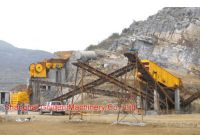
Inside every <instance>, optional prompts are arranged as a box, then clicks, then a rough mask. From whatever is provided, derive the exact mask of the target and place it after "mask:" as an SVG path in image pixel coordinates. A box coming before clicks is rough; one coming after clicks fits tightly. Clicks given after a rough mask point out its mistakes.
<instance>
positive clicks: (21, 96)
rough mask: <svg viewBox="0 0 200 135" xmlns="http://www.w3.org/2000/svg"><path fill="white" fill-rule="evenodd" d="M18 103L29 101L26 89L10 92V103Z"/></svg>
mask: <svg viewBox="0 0 200 135" xmlns="http://www.w3.org/2000/svg"><path fill="white" fill-rule="evenodd" d="M18 103H24V104H29V103H30V99H29V94H28V92H27V91H20V92H14V93H11V94H10V105H11V106H14V107H16V106H17V104H18Z"/></svg>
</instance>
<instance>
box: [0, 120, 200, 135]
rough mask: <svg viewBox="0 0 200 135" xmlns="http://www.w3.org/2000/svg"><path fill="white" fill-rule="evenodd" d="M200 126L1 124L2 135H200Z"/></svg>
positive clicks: (0, 131)
mask: <svg viewBox="0 0 200 135" xmlns="http://www.w3.org/2000/svg"><path fill="white" fill-rule="evenodd" d="M199 133H200V129H199V128H193V129H191V128H172V127H156V126H145V127H135V126H124V125H123V126H122V125H111V124H94V123H89V124H88V123H63V122H56V123H55V122H29V123H15V122H8V123H3V124H0V134H1V135H63V134H67V135H111V134H112V135H134V134H138V135H169V134H170V135H199Z"/></svg>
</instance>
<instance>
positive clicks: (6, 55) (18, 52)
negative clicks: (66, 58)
mask: <svg viewBox="0 0 200 135" xmlns="http://www.w3.org/2000/svg"><path fill="white" fill-rule="evenodd" d="M52 57H53V54H51V53H49V52H45V51H39V50H29V49H20V48H17V47H14V46H13V45H11V44H9V43H7V42H5V41H0V62H1V66H0V90H2V89H5V90H10V89H11V88H13V87H14V86H15V85H17V84H26V83H27V80H28V70H29V64H31V63H33V62H37V61H39V60H43V59H45V58H52Z"/></svg>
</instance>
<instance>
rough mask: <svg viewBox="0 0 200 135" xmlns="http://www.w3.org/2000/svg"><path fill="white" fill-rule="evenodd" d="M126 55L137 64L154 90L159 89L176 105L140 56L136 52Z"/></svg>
mask: <svg viewBox="0 0 200 135" xmlns="http://www.w3.org/2000/svg"><path fill="white" fill-rule="evenodd" d="M124 55H125V56H126V57H127V58H128V59H129V62H131V63H136V64H137V68H138V71H139V72H140V73H141V74H142V77H143V79H144V81H146V82H147V83H148V85H149V87H150V88H152V90H153V89H155V90H158V92H159V93H160V94H161V93H162V94H164V96H165V97H167V99H168V101H170V103H171V104H173V105H174V101H173V99H172V98H171V97H170V96H169V95H168V93H167V92H166V91H165V90H164V88H162V86H161V85H159V84H158V83H157V82H156V81H155V80H154V79H153V77H152V76H151V75H150V74H149V72H148V71H147V70H146V69H145V67H144V65H143V64H142V63H141V62H140V59H139V58H138V56H137V55H136V54H135V53H125V54H124Z"/></svg>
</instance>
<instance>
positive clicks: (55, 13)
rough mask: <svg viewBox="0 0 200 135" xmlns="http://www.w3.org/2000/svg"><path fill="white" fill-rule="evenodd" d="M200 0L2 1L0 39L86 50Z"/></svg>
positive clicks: (29, 46)
mask: <svg viewBox="0 0 200 135" xmlns="http://www.w3.org/2000/svg"><path fill="white" fill-rule="evenodd" d="M199 5H200V1H198V0H0V40H4V41H6V42H8V43H11V44H13V45H14V46H16V47H19V48H27V49H37V50H45V51H49V52H55V51H66V50H84V49H85V48H86V47H87V46H89V45H90V44H98V43H99V42H101V41H102V40H104V39H106V38H107V37H108V36H109V35H111V34H112V33H116V32H117V33H121V31H122V30H123V29H124V28H127V27H129V25H130V24H131V23H132V22H133V20H136V21H139V20H145V19H147V17H148V16H149V15H153V14H155V13H157V12H158V10H161V9H162V8H163V7H171V6H191V7H192V6H196V7H198V6H199Z"/></svg>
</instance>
